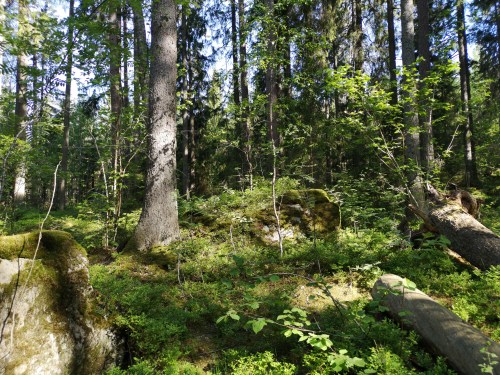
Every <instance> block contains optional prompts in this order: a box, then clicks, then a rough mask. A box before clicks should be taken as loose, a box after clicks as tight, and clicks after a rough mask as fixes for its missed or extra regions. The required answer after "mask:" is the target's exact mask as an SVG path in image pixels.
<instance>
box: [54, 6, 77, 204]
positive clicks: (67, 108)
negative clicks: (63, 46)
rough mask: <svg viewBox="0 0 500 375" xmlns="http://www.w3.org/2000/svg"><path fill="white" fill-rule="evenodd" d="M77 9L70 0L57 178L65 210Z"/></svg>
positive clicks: (58, 199)
mask: <svg viewBox="0 0 500 375" xmlns="http://www.w3.org/2000/svg"><path fill="white" fill-rule="evenodd" d="M74 10H75V1H74V0H70V1H69V16H68V22H69V24H68V45H67V52H68V62H67V64H66V91H65V94H64V108H63V111H64V118H63V124H64V127H63V143H62V156H61V174H60V177H59V179H58V180H57V182H58V183H57V208H58V209H59V210H64V208H65V207H66V178H67V176H66V174H67V172H68V156H69V128H70V114H71V77H72V76H71V72H72V69H73V32H74V24H73V21H74V20H73V16H74Z"/></svg>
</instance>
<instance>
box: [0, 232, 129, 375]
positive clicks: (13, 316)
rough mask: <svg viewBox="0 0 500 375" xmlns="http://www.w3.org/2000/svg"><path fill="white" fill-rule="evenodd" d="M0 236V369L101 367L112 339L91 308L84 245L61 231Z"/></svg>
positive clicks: (113, 352) (115, 347)
mask: <svg viewBox="0 0 500 375" xmlns="http://www.w3.org/2000/svg"><path fill="white" fill-rule="evenodd" d="M37 243H38V233H27V234H21V235H15V236H5V237H0V275H2V276H1V277H0V295H1V299H0V322H2V327H1V328H2V330H1V336H0V339H1V342H0V353H2V356H0V374H75V375H80V374H81V375H87V374H101V373H103V372H104V371H105V370H106V369H107V368H110V367H111V366H113V365H114V364H115V363H116V362H117V361H119V359H120V356H121V354H120V353H121V351H120V350H119V348H120V345H119V340H118V338H117V336H116V335H115V334H114V333H113V330H112V328H111V325H110V323H109V322H108V321H107V320H106V319H105V317H104V316H99V314H97V313H95V306H94V304H93V303H92V294H93V291H92V288H91V286H90V284H89V272H88V260H87V256H86V252H85V250H84V249H83V248H82V247H81V246H80V245H79V244H78V243H76V241H75V240H74V239H73V238H72V237H71V235H69V234H68V233H66V232H60V231H44V232H43V233H42V237H41V241H40V246H39V249H38V251H37V253H36V257H35V251H36V248H37Z"/></svg>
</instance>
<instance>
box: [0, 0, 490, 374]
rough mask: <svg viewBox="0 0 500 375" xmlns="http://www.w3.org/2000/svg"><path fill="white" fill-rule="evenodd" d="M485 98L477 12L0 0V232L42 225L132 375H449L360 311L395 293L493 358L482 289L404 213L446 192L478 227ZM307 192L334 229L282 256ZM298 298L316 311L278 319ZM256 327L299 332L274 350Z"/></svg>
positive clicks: (485, 66)
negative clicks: (323, 206)
mask: <svg viewBox="0 0 500 375" xmlns="http://www.w3.org/2000/svg"><path fill="white" fill-rule="evenodd" d="M499 98H500V3H499V2H498V1H495V0H416V1H415V2H414V1H413V0H401V1H398V0H387V1H381V0H336V1H333V0H228V1H208V0H193V1H188V0H181V1H173V0H158V1H154V2H153V1H150V0H77V1H75V0H68V1H67V2H61V1H51V0H44V1H41V0H11V1H6V0H0V163H1V167H0V225H1V226H0V235H4V234H15V233H18V232H20V231H24V230H35V229H37V228H39V222H40V217H41V216H42V213H43V214H45V213H46V212H47V211H51V213H52V214H51V216H50V218H49V219H48V224H47V227H48V228H52V229H63V230H67V231H69V232H71V233H72V234H73V235H74V236H75V237H76V238H77V240H78V241H79V242H81V243H82V244H83V245H84V246H85V247H86V248H87V250H88V251H89V257H90V258H91V263H92V265H91V272H90V273H91V279H92V285H93V287H94V288H95V291H96V295H97V296H98V297H97V299H98V302H97V304H96V306H97V307H96V311H97V310H98V313H99V314H101V313H102V315H103V316H106V317H108V316H109V317H110V321H112V323H113V324H114V325H115V326H116V327H119V331H120V332H122V333H123V335H124V337H126V339H124V342H126V344H127V349H126V351H127V355H128V357H129V358H128V359H126V360H124V363H122V364H120V365H121V367H122V368H123V369H126V368H127V367H130V368H131V369H132V368H134V369H135V370H137V371H136V372H133V371H132V370H131V372H130V373H138V374H142V373H148V374H149V373H160V371H164V372H163V373H168V374H170V373H171V374H176V373H179V374H181V373H182V374H191V373H193V374H198V373H200V372H199V371H198V370H193V368H194V367H193V366H194V365H192V364H191V362H193V363H194V362H195V361H196V360H197V359H196V355H199V356H200V357H203V358H205V359H206V358H208V357H210V356H212V357H213V358H215V357H217V359H216V360H213V361H215V362H214V363H215V364H214V363H212V365H213V366H215V367H212V368H211V370H213V373H214V374H225V373H231V374H233V373H234V374H246V373H251V372H249V371H250V370H249V369H253V368H254V367H252V366H255V367H258V366H260V365H262V366H264V367H263V368H264V370H262V369H261V370H262V372H258V371H257V370H255V371H256V372H254V373H256V374H257V373H259V374H260V373H263V374H264V373H269V371H268V370H269V369H274V368H279V369H278V370H276V371H277V372H276V373H280V374H281V373H283V374H293V373H311V374H327V373H336V372H342V371H344V370H345V371H347V372H345V373H355V371H354V370H352V368H353V366H354V367H355V366H357V365H359V367H362V366H361V363H362V362H363V361H364V362H363V363H364V365H363V366H366V369H367V370H370V369H375V370H376V371H375V370H374V371H375V372H376V373H394V374H406V373H408V374H413V373H419V372H425V373H428V374H430V373H432V374H443V375H444V374H451V370H449V369H448V367H447V365H446V364H445V363H444V361H443V360H442V359H440V358H434V357H432V356H431V355H429V354H428V353H427V352H426V351H425V349H424V348H422V347H421V345H420V342H419V340H418V338H417V337H416V336H414V334H413V333H408V332H406V331H404V330H402V329H401V327H399V326H397V325H394V324H393V323H391V322H389V321H388V320H383V321H381V320H376V319H375V316H377V317H378V316H379V315H380V314H379V313H380V312H382V311H380V310H377V309H379V306H378V305H376V304H377V301H371V302H367V298H366V296H367V295H368V292H367V291H368V290H369V289H370V288H371V286H372V285H373V282H374V280H375V279H376V277H378V276H380V275H381V274H382V273H388V272H389V273H399V274H401V276H404V277H408V278H412V279H413V280H414V281H415V282H417V285H418V286H419V288H422V290H425V291H426V292H429V293H431V294H432V293H434V294H433V296H435V297H437V298H439V301H440V302H441V303H442V304H443V305H446V306H447V307H448V308H450V309H452V310H453V311H454V312H455V313H457V314H458V315H459V316H460V317H461V318H462V319H464V320H466V321H468V322H470V323H471V324H474V325H475V326H476V327H479V328H480V329H482V330H483V331H484V332H486V334H488V335H490V336H491V337H492V338H494V339H497V340H498V338H499V337H500V333H499V332H500V328H499V323H498V307H497V306H496V305H495V304H492V303H491V301H495V298H496V299H498V296H499V294H500V288H499V285H500V284H499V280H500V273H499V268H498V267H495V266H494V267H492V268H491V269H490V270H486V271H484V272H481V271H479V270H477V269H472V268H468V267H469V266H467V265H464V264H463V263H460V262H455V261H452V260H450V258H449V257H448V255H447V254H446V253H445V252H444V251H443V250H444V249H445V248H446V247H447V246H449V244H450V242H449V241H448V240H447V239H446V238H444V237H439V236H433V235H431V234H429V233H422V231H421V228H420V227H419V225H420V223H418V220H416V217H415V216H414V215H413V214H412V213H411V212H410V211H409V210H408V209H407V207H408V204H410V203H411V204H413V205H414V206H415V207H417V208H418V209H420V210H421V211H423V212H425V211H426V210H427V208H428V203H429V202H428V200H427V197H426V194H425V192H426V189H427V188H428V186H429V184H432V185H433V186H436V187H437V188H438V189H439V190H441V191H446V190H448V189H455V188H458V189H467V190H469V191H471V192H473V193H474V194H475V195H477V196H478V197H480V198H482V202H483V208H484V210H485V213H486V215H485V223H486V225H487V226H489V227H492V228H493V230H498V225H499V224H498V205H499V204H500V200H499V196H500V152H499V148H498V143H499V140H500V99H499ZM308 188H318V189H323V190H324V192H323V193H322V194H324V196H323V195H321V196H320V198H321V197H326V196H328V197H329V198H326V200H328V201H329V200H330V199H331V200H332V201H334V202H335V204H338V205H339V206H340V212H341V217H339V218H338V220H339V221H340V224H339V228H338V230H336V231H334V232H332V233H328V235H327V236H326V237H324V238H320V237H319V236H316V235H317V233H316V228H314V229H313V230H312V234H311V233H309V234H308V236H309V237H308V236H304V237H303V238H301V239H299V240H297V241H295V242H290V243H288V244H287V243H285V246H283V241H282V240H283V238H282V233H281V228H280V225H281V223H285V219H286V213H285V214H282V213H281V212H280V209H281V202H282V200H283V199H284V197H285V196H286V193H290V191H291V190H293V189H295V190H297V191H300V189H308ZM315 191H316V190H315ZM313 201H314V199H313ZM306 203H307V204H310V203H311V204H314V202H309V201H308V202H306ZM329 203H332V202H329ZM270 207H271V208H270ZM310 208H311V207H309V206H308V207H306V208H305V209H304V210H305V211H308V212H309V209H310ZM266 209H268V210H269V212H270V213H269V212H266V211H265V210H266ZM301 209H302V208H301ZM495 212H497V213H496V214H495ZM281 219H283V220H282V221H280V220H281ZM312 221H313V222H314V220H312ZM264 224H265V225H264ZM302 224H304V223H302ZM259 225H260V226H259ZM256 226H257V227H258V230H262V231H263V230H268V231H272V230H273V228H274V227H277V228H278V231H277V233H278V237H279V250H278V249H277V246H276V244H275V243H269V242H266V241H261V240H260V239H259V235H258V233H257V234H256V229H255V227H256ZM131 238H132V241H130V239H131ZM410 238H413V239H414V240H415V239H417V241H416V242H411V241H409V240H410ZM178 239H180V241H177V240H178ZM291 243H293V246H292V245H291ZM152 248H153V249H152ZM416 248H418V249H416ZM138 250H140V251H138ZM150 250H151V251H150ZM278 276H279V277H278ZM280 277H281V278H282V279H281V281H278V280H279V279H280ZM301 283H302V284H301ZM328 283H329V284H332V285H333V284H335V286H336V287H337V286H339V285H348V286H349V288H350V287H351V286H353V285H354V286H355V287H356V288H359V290H360V291H362V292H363V291H364V293H365V294H364V296H361V297H359V298H358V299H355V300H352V301H348V302H346V304H345V305H342V304H340V305H336V304H335V298H334V297H332V295H331V294H330V295H329V293H330V292H329V290H330V289H329V288H330V286H328ZM295 287H296V289H293V288H295ZM259 288H262V289H259ZM266 288H267V289H266ZM299 288H301V289H299ZM304 288H306V289H307V288H316V289H315V290H316V291H318V290H319V292H318V293H317V294H316V295H319V294H322V295H323V296H327V297H328V298H327V299H328V300H329V301H330V302H328V303H329V305H327V307H325V305H323V306H320V307H319V308H318V310H317V311H313V309H312V308H311V311H312V312H311V311H308V312H307V313H306V312H305V311H304V310H301V309H297V310H293V306H295V305H294V303H295V299H296V298H297V299H300V297H301V296H300V295H299V294H300V293H306V292H296V291H297V290H305V289H304ZM307 290H309V289H307ZM350 290H351V289H349V291H350ZM471 291H473V292H471ZM346 293H347V292H345V293H344V294H346ZM302 297H303V296H302ZM330 297H331V298H330ZM314 298H316V297H314ZM314 298H311V299H309V296H307V298H306V302H307V304H309V303H310V302H311V301H312V300H313V299H314ZM363 298H364V299H363ZM332 302H333V305H332ZM311 304H314V303H313V302H311ZM262 306H263V308H262ZM308 306H309V305H308ZM316 307H317V306H316ZM259 308H260V310H259ZM374 309H375V310H374ZM101 310H102V311H101ZM240 310H242V311H243V312H240ZM286 311H288V312H286ZM374 311H375V312H376V314H372V313H373V312H374ZM257 312H258V313H259V314H261V315H259V317H257V315H255V314H257ZM285 312H286V313H285ZM245 314H246V316H245ZM273 314H274V315H273ZM304 314H305V315H304ZM308 314H310V315H308ZM269 316H272V318H271V319H270V320H269V319H268V320H266V319H267V318H264V317H269ZM276 316H278V317H280V316H281V320H283V321H286V322H288V323H290V322H292V323H293V324H296V323H297V322H298V323H299V324H303V322H305V321H307V319H310V320H311V321H312V323H311V322H309V321H308V322H309V323H311V324H312V325H311V327H315V328H311V327H310V328H311V329H312V331H311V335H310V336H307V337H306V336H304V337H306V338H300V342H299V341H298V340H295V341H294V343H293V344H290V340H289V336H291V337H292V338H298V337H296V336H294V335H297V332H293V330H291V329H289V330H288V331H287V330H285V331H284V332H285V335H283V329H285V328H286V329H288V328H290V326H291V325H290V324H291V323H290V324H282V323H284V322H282V321H281V320H280V319H278V318H276V319H275V317H276ZM306 316H309V318H307V319H306ZM240 318H241V320H240ZM245 319H246V320H245ZM273 319H274V320H273ZM294 319H295V320H294ZM216 321H217V322H218V323H217V324H216V323H215V322H216ZM243 321H246V324H245V325H244V324H243ZM278 321H279V322H278ZM219 323H225V324H227V325H218V324H219ZM238 324H239V326H238ZM267 324H268V325H269V326H273V327H274V329H270V330H269V331H265V332H266V333H265V334H264V335H263V336H262V337H261V338H260V339H259V338H254V335H253V333H252V332H259V331H260V330H262V329H263V327H264V326H265V325H267ZM273 324H274V325H273ZM293 324H292V325H293ZM214 327H215V328H214ZM287 327H288V328H287ZM316 327H317V328H316ZM322 327H323V328H322ZM267 328H269V327H266V329H267ZM295 328H296V327H295ZM316 329H317V330H316ZM198 331H199V332H198ZM200 332H201V333H200ZM304 332H306V331H304ZM249 333H252V335H250V334H249ZM287 335H288V336H287ZM328 335H330V336H328ZM285 336H286V337H285ZM325 336H326V337H325ZM207 337H208V338H209V339H207ZM308 337H310V338H308ZM328 337H331V338H335V340H338V341H337V342H335V344H332V343H331V342H330V344H332V345H330V344H329V341H328V340H330V338H328ZM197 340H198V341H197ZM203 340H205V341H203ZM287 340H288V341H287ZM315 340H316V341H315ZM306 344H310V345H309V346H307V345H306ZM210 345H214V347H216V348H215V349H213V348H212V347H211V346H210ZM344 347H345V348H346V349H348V350H349V356H351V357H349V356H344V354H345V353H343V352H342V349H343V348H344ZM193 348H194V349H193ZM200 348H202V349H200ZM207 348H210V350H212V349H213V350H212V351H210V350H208V349H207ZM228 348H238V350H239V351H236V349H235V350H234V351H232V349H229V350H228ZM205 349H206V350H205ZM326 349H328V350H330V351H325V350H326ZM196 350H200V351H201V352H203V353H202V354H199V353H198V354H196ZM204 350H205V351H204ZM339 350H340V351H339ZM207 352H209V353H208V354H207ZM271 352H272V353H271ZM193 353H194V354H193ZM214 353H217V354H214ZM249 353H251V354H249ZM275 356H276V357H278V358H279V359H282V358H284V359H285V360H286V361H288V362H290V363H285V362H283V363H281V362H279V361H278V360H276V361H275ZM356 356H359V357H362V358H363V360H362V361H361V362H360V358H357V357H356ZM179 358H182V360H183V361H188V362H189V363H190V364H189V365H186V367H182V366H184V365H183V364H179V363H181V362H176V361H177V359H179ZM193 358H194V359H193ZM489 359H491V358H489ZM207 361H208V360H207ZM342 361H344V362H342ZM349 361H351V362H349ZM356 361H357V362H356ZM355 363H357V365H355ZM485 363H486V362H485ZM205 365H206V364H205ZM288 365H290V366H291V367H290V368H292V367H293V366H298V367H297V369H298V370H297V371H295V370H293V371H292V370H289V369H287V368H288V367H287V366H288ZM487 365H488V364H487V363H486V364H485V367H484V368H485V369H487ZM134 366H135V367H134ZM141 366H143V367H141ZM175 366H180V367H175ZM190 366H191V367H190ZM196 366H198V364H197V365H196ZM200 366H202V365H199V366H198V367H200ZM207 366H208V365H207ZM266 366H268V367H266ZM276 366H278V367H276ZM280 366H281V367H280ZM334 366H337V367H334ZM342 366H344V367H342ZM391 366H392V367H391ZM205 367H206V366H205ZM174 368H176V370H175V371H177V372H175V371H174V370H173V369H174ZM294 368H295V367H294ZM332 368H337V369H340V370H339V371H334V370H333V369H332ZM145 369H147V371H146V370H145ZM152 369H154V371H156V372H154V371H153V370H152ZM349 369H350V370H349ZM135 370H134V371H135ZM150 370H151V371H153V372H148V371H150ZM420 370H421V371H420ZM121 371H122V370H116V372H109V374H122V373H123V374H124V373H125V372H121ZM123 371H126V370H123ZM183 371H184V372H183ZM189 371H192V372H189ZM196 371H198V372H196ZM200 371H201V370H200ZM238 371H240V372H238ZM252 371H253V370H252ZM266 371H267V372H266ZM329 371H330V372H329ZM348 371H351V372H348ZM377 371H378V372H377ZM391 371H392V372H391ZM426 371H427V372H426ZM492 371H493V370H492ZM366 373H369V372H366ZM491 373H493V372H491Z"/></svg>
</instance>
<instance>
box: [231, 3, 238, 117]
mask: <svg viewBox="0 0 500 375" xmlns="http://www.w3.org/2000/svg"><path fill="white" fill-rule="evenodd" d="M231 44H232V55H233V101H234V104H235V105H236V107H237V108H238V109H239V106H240V85H239V79H238V78H239V77H238V68H239V64H238V30H237V27H236V0H231Z"/></svg>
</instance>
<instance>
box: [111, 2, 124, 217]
mask: <svg viewBox="0 0 500 375" xmlns="http://www.w3.org/2000/svg"><path fill="white" fill-rule="evenodd" d="M118 10H119V9H117V8H116V7H115V5H114V4H111V10H110V13H109V27H110V30H109V35H108V42H109V81H110V97H111V162H112V165H113V184H112V192H113V200H114V212H113V218H114V224H115V226H116V224H117V221H118V217H119V216H120V210H121V188H120V183H119V179H120V175H121V152H120V147H121V145H120V137H121V134H120V133H121V121H122V93H121V73H120V66H121V61H122V51H121V50H122V48H121V42H120V35H121V22H120V17H118Z"/></svg>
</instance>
